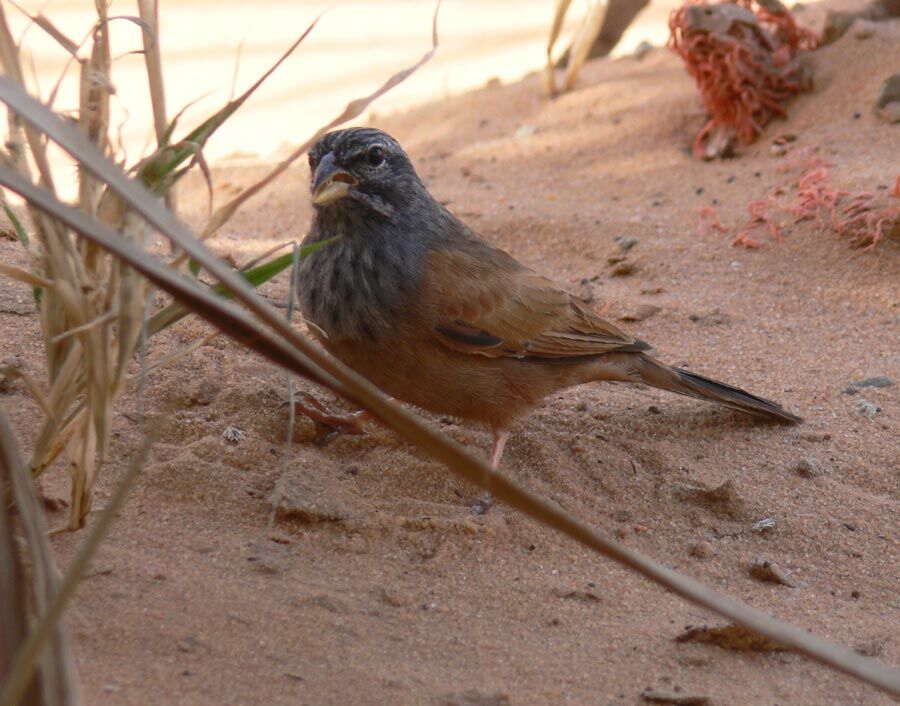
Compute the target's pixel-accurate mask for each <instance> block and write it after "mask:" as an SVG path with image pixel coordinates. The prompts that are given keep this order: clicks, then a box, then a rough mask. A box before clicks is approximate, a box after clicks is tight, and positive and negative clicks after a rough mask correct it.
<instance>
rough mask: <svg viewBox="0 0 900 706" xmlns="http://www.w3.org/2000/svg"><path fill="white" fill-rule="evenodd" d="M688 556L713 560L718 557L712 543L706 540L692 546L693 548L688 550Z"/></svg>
mask: <svg viewBox="0 0 900 706" xmlns="http://www.w3.org/2000/svg"><path fill="white" fill-rule="evenodd" d="M688 554H690V555H691V556H692V557H694V558H695V559H712V558H713V557H714V556H715V555H716V551H715V549H713V545H712V543H711V542H708V541H706V540H705V539H704V540H703V541H700V542H696V543H694V544H692V545H691V548H690V549H688Z"/></svg>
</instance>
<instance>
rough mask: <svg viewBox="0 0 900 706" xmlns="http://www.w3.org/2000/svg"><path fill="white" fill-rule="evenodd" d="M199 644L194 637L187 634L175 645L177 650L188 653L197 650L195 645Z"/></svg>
mask: <svg viewBox="0 0 900 706" xmlns="http://www.w3.org/2000/svg"><path fill="white" fill-rule="evenodd" d="M199 644H200V643H199V642H198V640H197V638H196V637H193V636H192V635H189V636H188V637H186V638H184V639H183V640H180V641H179V642H178V644H177V645H176V647H177V648H178V651H179V652H187V653H189V654H190V653H193V652H196V651H197V645H199Z"/></svg>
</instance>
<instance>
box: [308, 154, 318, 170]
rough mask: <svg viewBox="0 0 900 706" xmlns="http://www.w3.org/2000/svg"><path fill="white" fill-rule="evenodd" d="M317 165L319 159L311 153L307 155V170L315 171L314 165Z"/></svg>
mask: <svg viewBox="0 0 900 706" xmlns="http://www.w3.org/2000/svg"><path fill="white" fill-rule="evenodd" d="M318 166H319V160H318V159H316V158H315V157H313V156H312V155H309V171H311V172H314V171H316V167H318Z"/></svg>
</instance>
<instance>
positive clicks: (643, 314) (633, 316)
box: [619, 304, 662, 321]
mask: <svg viewBox="0 0 900 706" xmlns="http://www.w3.org/2000/svg"><path fill="white" fill-rule="evenodd" d="M661 310H662V309H661V308H660V307H658V306H654V305H653V304H639V305H638V306H636V307H635V308H634V309H632V310H630V311H626V312H625V313H624V314H622V315H621V316H620V317H619V320H620V321H643V320H644V319H649V318H650V317H651V316H653V315H654V314H657V313H659V312H660V311H661Z"/></svg>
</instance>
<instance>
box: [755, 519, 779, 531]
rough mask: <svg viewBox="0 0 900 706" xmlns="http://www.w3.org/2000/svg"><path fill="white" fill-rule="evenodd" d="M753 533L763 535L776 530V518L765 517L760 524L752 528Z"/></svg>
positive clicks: (757, 523) (756, 523)
mask: <svg viewBox="0 0 900 706" xmlns="http://www.w3.org/2000/svg"><path fill="white" fill-rule="evenodd" d="M750 529H751V530H752V531H753V532H758V533H760V534H761V533H763V532H769V531H771V530H773V529H775V518H774V517H764V518H763V519H761V520H760V521H759V522H754V523H753V526H752V527H751V528H750Z"/></svg>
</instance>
